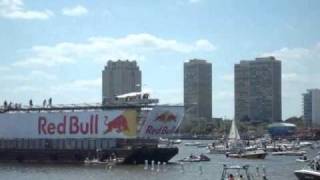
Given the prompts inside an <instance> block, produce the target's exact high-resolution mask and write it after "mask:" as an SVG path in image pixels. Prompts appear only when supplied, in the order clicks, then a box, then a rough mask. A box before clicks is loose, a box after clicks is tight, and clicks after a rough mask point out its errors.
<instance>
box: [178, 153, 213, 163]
mask: <svg viewBox="0 0 320 180" xmlns="http://www.w3.org/2000/svg"><path fill="white" fill-rule="evenodd" d="M180 161H182V162H200V161H210V158H209V157H208V156H206V155H204V154H200V155H199V156H195V155H190V156H189V157H186V158H183V159H181V160H180Z"/></svg>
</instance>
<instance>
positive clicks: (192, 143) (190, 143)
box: [184, 141, 201, 146]
mask: <svg viewBox="0 0 320 180" xmlns="http://www.w3.org/2000/svg"><path fill="white" fill-rule="evenodd" d="M200 144H201V143H200V142H198V141H196V142H186V143H184V145H185V146H198V145H200Z"/></svg>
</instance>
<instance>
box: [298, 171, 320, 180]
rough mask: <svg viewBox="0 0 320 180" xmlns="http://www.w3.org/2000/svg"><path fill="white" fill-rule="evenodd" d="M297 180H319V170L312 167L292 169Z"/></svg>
mask: <svg viewBox="0 0 320 180" xmlns="http://www.w3.org/2000/svg"><path fill="white" fill-rule="evenodd" d="M294 174H295V175H296V176H297V178H298V179H299V180H320V172H319V171H316V170H313V169H301V170H296V171H294Z"/></svg>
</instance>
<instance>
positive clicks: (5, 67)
mask: <svg viewBox="0 0 320 180" xmlns="http://www.w3.org/2000/svg"><path fill="white" fill-rule="evenodd" d="M10 70H11V68H10V67H9V66H0V72H8V71H10Z"/></svg>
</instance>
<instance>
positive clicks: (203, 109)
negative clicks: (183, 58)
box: [182, 59, 212, 129]
mask: <svg viewBox="0 0 320 180" xmlns="http://www.w3.org/2000/svg"><path fill="white" fill-rule="evenodd" d="M184 106H185V119H184V122H183V124H188V123H190V122H199V121H202V122H208V121H211V120H212V65H211V63H208V62H207V61H206V60H199V59H192V60H190V61H189V62H185V63H184ZM182 129H183V128H182Z"/></svg>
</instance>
